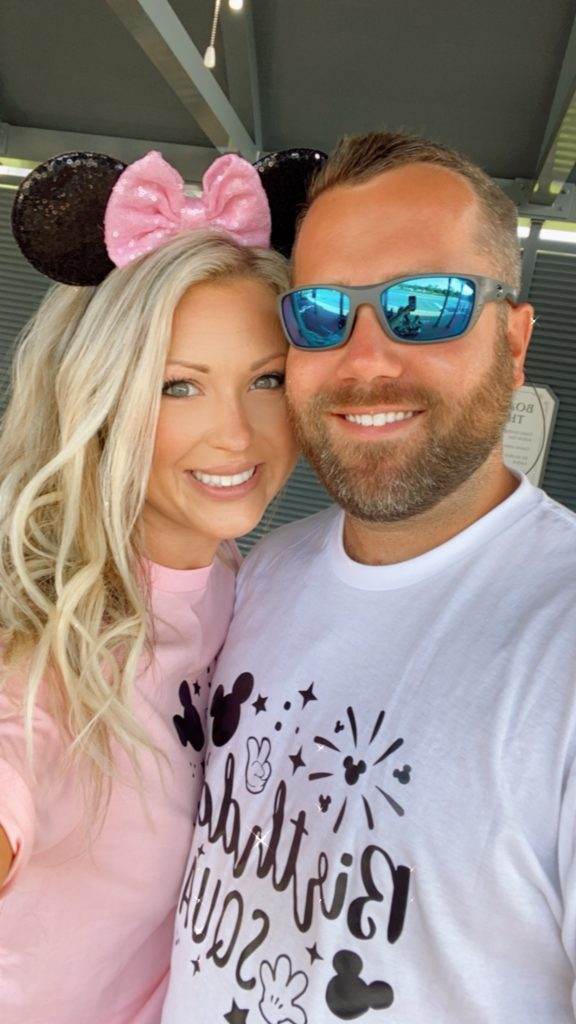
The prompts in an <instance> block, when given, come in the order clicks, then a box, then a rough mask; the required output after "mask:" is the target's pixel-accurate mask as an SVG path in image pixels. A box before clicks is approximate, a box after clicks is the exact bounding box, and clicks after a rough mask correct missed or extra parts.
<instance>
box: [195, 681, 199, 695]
mask: <svg viewBox="0 0 576 1024" xmlns="http://www.w3.org/2000/svg"><path fill="white" fill-rule="evenodd" d="M194 693H195V694H196V695H198V694H199V693H200V684H199V682H198V680H196V682H195V683H194Z"/></svg>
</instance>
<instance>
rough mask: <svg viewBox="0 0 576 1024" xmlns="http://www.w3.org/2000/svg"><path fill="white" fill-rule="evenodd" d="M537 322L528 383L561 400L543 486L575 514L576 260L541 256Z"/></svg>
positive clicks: (533, 295) (533, 298)
mask: <svg viewBox="0 0 576 1024" xmlns="http://www.w3.org/2000/svg"><path fill="white" fill-rule="evenodd" d="M530 302H532V303H533V305H534V308H535V310H536V315H537V317H538V319H537V321H536V325H535V328H534V336H533V338H532V342H531V344H530V348H529V350H528V358H527V361H526V370H527V375H528V379H529V380H530V381H533V382H534V383H536V384H548V385H549V387H550V388H551V389H552V391H553V392H554V393H555V394H556V395H557V397H558V398H559V400H560V407H559V409H558V418H557V420H556V426H555V429H554V436H553V438H552V446H551V448H550V456H549V459H548V463H547V466H546V472H545V474H544V480H543V482H542V486H543V488H544V490H545V491H547V492H548V494H550V495H551V497H553V498H556V500H557V501H561V502H562V503H563V504H564V505H567V506H568V508H571V509H573V510H574V511H576V255H573V254H572V253H566V252H564V253H562V252H559V251H556V252H545V251H542V252H539V253H538V257H537V260H536V267H535V270H534V276H533V278H532V285H531V288H530Z"/></svg>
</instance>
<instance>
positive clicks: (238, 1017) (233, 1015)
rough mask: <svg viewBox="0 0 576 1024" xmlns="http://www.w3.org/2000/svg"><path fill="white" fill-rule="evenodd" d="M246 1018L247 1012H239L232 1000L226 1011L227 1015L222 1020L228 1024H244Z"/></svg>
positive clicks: (234, 1001)
mask: <svg viewBox="0 0 576 1024" xmlns="http://www.w3.org/2000/svg"><path fill="white" fill-rule="evenodd" d="M247 1016H248V1010H241V1009H240V1007H239V1006H237V1005H236V1000H235V999H233V1000H232V1006H231V1007H230V1009H229V1010H228V1013H225V1014H224V1020H227V1021H228V1024H246V1017H247Z"/></svg>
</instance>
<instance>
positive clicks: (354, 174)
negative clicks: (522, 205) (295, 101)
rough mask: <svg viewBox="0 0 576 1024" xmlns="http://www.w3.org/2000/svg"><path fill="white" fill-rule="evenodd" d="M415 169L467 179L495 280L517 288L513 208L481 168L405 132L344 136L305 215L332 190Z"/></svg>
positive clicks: (315, 183)
mask: <svg viewBox="0 0 576 1024" xmlns="http://www.w3.org/2000/svg"><path fill="white" fill-rule="evenodd" d="M415 163H425V164H436V166H439V167H446V168H448V170H451V171H455V172H456V174H460V175H462V177H463V178H466V180H467V181H468V182H469V183H470V185H471V187H472V190H473V192H474V193H475V195H476V198H477V200H478V203H479V207H480V215H481V222H482V228H481V237H480V245H481V246H482V247H483V249H484V250H485V251H486V252H487V253H488V254H489V255H490V257H491V259H493V260H494V264H495V270H496V274H497V275H498V276H500V277H501V278H502V279H503V280H504V281H506V283H507V284H510V285H513V286H514V287H519V285H520V278H521V264H520V249H519V245H518V234H517V228H518V214H517V210H516V206H515V204H514V203H513V202H512V200H511V199H509V198H508V196H507V195H506V194H505V192H503V191H502V189H501V188H500V186H499V185H497V184H496V183H495V182H494V181H493V180H492V178H490V176H489V175H488V174H486V172H485V171H483V170H482V169H481V168H480V167H478V166H477V164H474V163H472V161H471V160H469V159H468V157H466V156H463V155H462V154H461V153H458V152H457V151H456V150H455V149H450V148H449V147H448V146H443V145H441V144H440V143H437V142H431V141H430V140H428V139H422V138H419V137H418V136H417V135H408V134H406V133H404V132H370V133H369V134H367V135H349V136H344V138H342V139H341V140H340V142H339V143H338V144H337V146H336V149H335V150H334V151H333V153H332V154H331V155H330V157H329V158H328V160H327V162H326V163H325V164H324V166H323V167H322V168H321V169H320V170H319V171H318V173H317V174H316V175H315V177H314V178H313V180H312V182H311V184H310V187H309V189H308V197H307V206H306V210H308V209H310V206H311V205H312V203H313V202H314V201H315V200H316V199H318V197H319V196H320V195H321V194H322V193H323V192H326V191H328V189H331V188H336V187H337V186H340V185H361V184H363V183H364V182H366V181H370V179H372V178H375V177H376V176H377V175H379V174H383V173H384V172H385V171H391V170H393V169H395V168H397V167H405V166H406V165H407V164H415ZM303 217H305V213H304V214H303Z"/></svg>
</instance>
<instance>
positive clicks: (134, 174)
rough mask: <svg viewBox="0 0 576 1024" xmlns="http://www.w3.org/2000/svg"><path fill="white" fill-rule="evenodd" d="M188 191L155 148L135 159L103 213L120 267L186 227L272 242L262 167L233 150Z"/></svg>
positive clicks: (106, 232) (260, 242)
mask: <svg viewBox="0 0 576 1024" xmlns="http://www.w3.org/2000/svg"><path fill="white" fill-rule="evenodd" d="M202 187H203V192H202V195H200V196H193V197H189V196H187V195H185V193H184V181H183V179H182V178H181V177H180V175H179V173H178V171H177V170H175V168H174V167H171V166H170V164H168V163H167V162H166V160H164V158H163V157H162V155H161V154H160V153H158V152H156V150H151V152H150V153H147V154H146V156H144V157H142V159H141V160H137V161H136V162H135V163H133V164H130V165H129V167H127V168H126V170H125V171H123V172H122V174H121V175H120V177H119V178H118V181H117V182H116V184H115V186H114V188H113V190H112V194H111V196H110V199H109V200H108V205H107V207H106V215H105V219H104V237H105V241H106V248H107V250H108V255H109V256H110V259H111V260H112V262H113V263H115V264H116V266H117V267H125V266H126V264H127V263H130V262H131V261H132V260H136V259H138V258H139V257H140V256H143V255H144V254H145V253H149V252H152V251H153V250H154V249H158V248H159V246H161V245H164V243H165V242H168V241H170V239H171V238H173V237H174V235H177V234H180V232H182V231H195V230H198V229H199V228H213V229H214V230H217V231H224V232H226V234H228V235H231V237H232V238H233V239H234V240H235V241H236V242H238V243H239V244H240V245H257V246H264V247H268V246H269V245H270V230H271V223H270V208H269V206H268V200H267V199H266V193H265V192H264V189H263V187H262V183H261V181H260V175H259V174H258V171H257V170H256V169H255V168H254V167H252V164H249V163H248V161H247V160H244V159H243V158H242V157H240V156H235V155H234V154H233V153H230V154H227V155H226V156H221V157H218V159H217V160H215V161H214V163H213V164H212V165H211V166H210V167H209V168H208V170H207V171H206V173H205V175H204V177H203V179H202Z"/></svg>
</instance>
